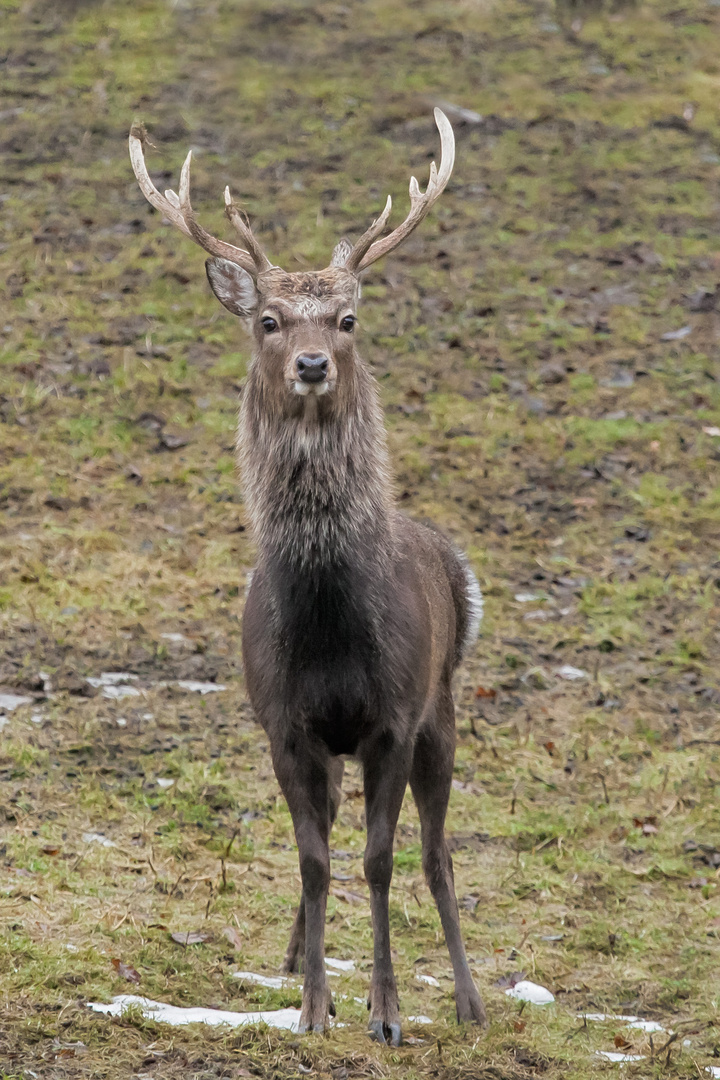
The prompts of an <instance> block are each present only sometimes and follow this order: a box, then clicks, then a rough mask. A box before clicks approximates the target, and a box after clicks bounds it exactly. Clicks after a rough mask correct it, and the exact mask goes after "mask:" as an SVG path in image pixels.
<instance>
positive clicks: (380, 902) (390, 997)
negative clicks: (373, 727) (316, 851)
mask: <svg viewBox="0 0 720 1080" xmlns="http://www.w3.org/2000/svg"><path fill="white" fill-rule="evenodd" d="M377 743H378V744H377V745H373V746H371V747H370V748H369V749H368V752H367V753H366V754H365V755H364V761H363V765H364V778H365V814H366V818H367V846H366V848H365V877H366V879H367V883H368V885H369V886H370V909H371V912H372V924H373V971H372V979H371V981H370V996H369V1000H368V1008H369V1009H370V1031H371V1033H372V1035H373V1037H374V1038H375V1039H377V1041H378V1042H382V1043H391V1044H392V1045H393V1046H399V1045H400V1040H401V1029H400V1006H399V1001H398V993H397V984H396V982H395V973H394V971H393V966H392V959H391V955H390V918H389V908H388V895H389V891H390V880H391V878H392V870H393V839H394V836H395V827H396V825H397V819H398V816H399V814H400V807H401V806H402V801H403V795H404V794H405V788H406V787H407V781H408V772H409V766H410V759H411V751H409V750H408V749H407V748H405V747H401V746H399V745H398V744H395V743H394V740H393V738H392V736H391V735H389V733H386V735H385V736H384V737H383V738H381V739H380V740H378V741H377ZM381 744H382V745H381Z"/></svg>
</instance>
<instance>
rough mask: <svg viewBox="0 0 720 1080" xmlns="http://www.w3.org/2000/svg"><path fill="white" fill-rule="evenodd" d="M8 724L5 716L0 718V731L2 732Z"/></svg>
mask: <svg viewBox="0 0 720 1080" xmlns="http://www.w3.org/2000/svg"><path fill="white" fill-rule="evenodd" d="M9 723H10V721H9V720H8V718H7V716H0V731H3V730H4V729H5V728H6V727H7V726H8V724H9Z"/></svg>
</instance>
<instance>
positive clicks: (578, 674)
mask: <svg viewBox="0 0 720 1080" xmlns="http://www.w3.org/2000/svg"><path fill="white" fill-rule="evenodd" d="M555 674H556V675H559V676H560V678H561V679H569V680H570V681H571V682H572V681H573V680H574V679H587V671H583V670H582V668H577V667H573V666H572V664H563V666H562V667H559V668H558V669H557V670H556V672H555Z"/></svg>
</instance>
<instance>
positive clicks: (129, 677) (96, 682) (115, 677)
mask: <svg viewBox="0 0 720 1080" xmlns="http://www.w3.org/2000/svg"><path fill="white" fill-rule="evenodd" d="M138 678H139V676H138V675H133V674H132V672H130V671H101V672H100V674H99V675H92V676H91V677H90V678H89V679H88V680H87V681H88V682H89V683H90V685H91V686H94V687H95V689H96V690H97V689H98V688H99V687H100V686H119V685H120V684H121V683H129V682H133V681H134V680H135V679H138Z"/></svg>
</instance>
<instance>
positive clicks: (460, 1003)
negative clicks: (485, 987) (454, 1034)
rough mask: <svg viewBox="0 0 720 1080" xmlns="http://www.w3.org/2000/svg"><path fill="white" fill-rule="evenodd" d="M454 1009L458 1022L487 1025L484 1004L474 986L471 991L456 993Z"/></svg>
mask: <svg viewBox="0 0 720 1080" xmlns="http://www.w3.org/2000/svg"><path fill="white" fill-rule="evenodd" d="M455 1009H456V1012H457V1018H458V1023H459V1024H479V1025H480V1027H487V1023H488V1019H487V1013H486V1012H485V1006H484V1005H483V1003H482V998H481V997H480V995H479V994H478V992H477V990H476V989H475V987H473V989H472V992H471V993H467V994H458V996H457V997H456V999H455Z"/></svg>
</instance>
